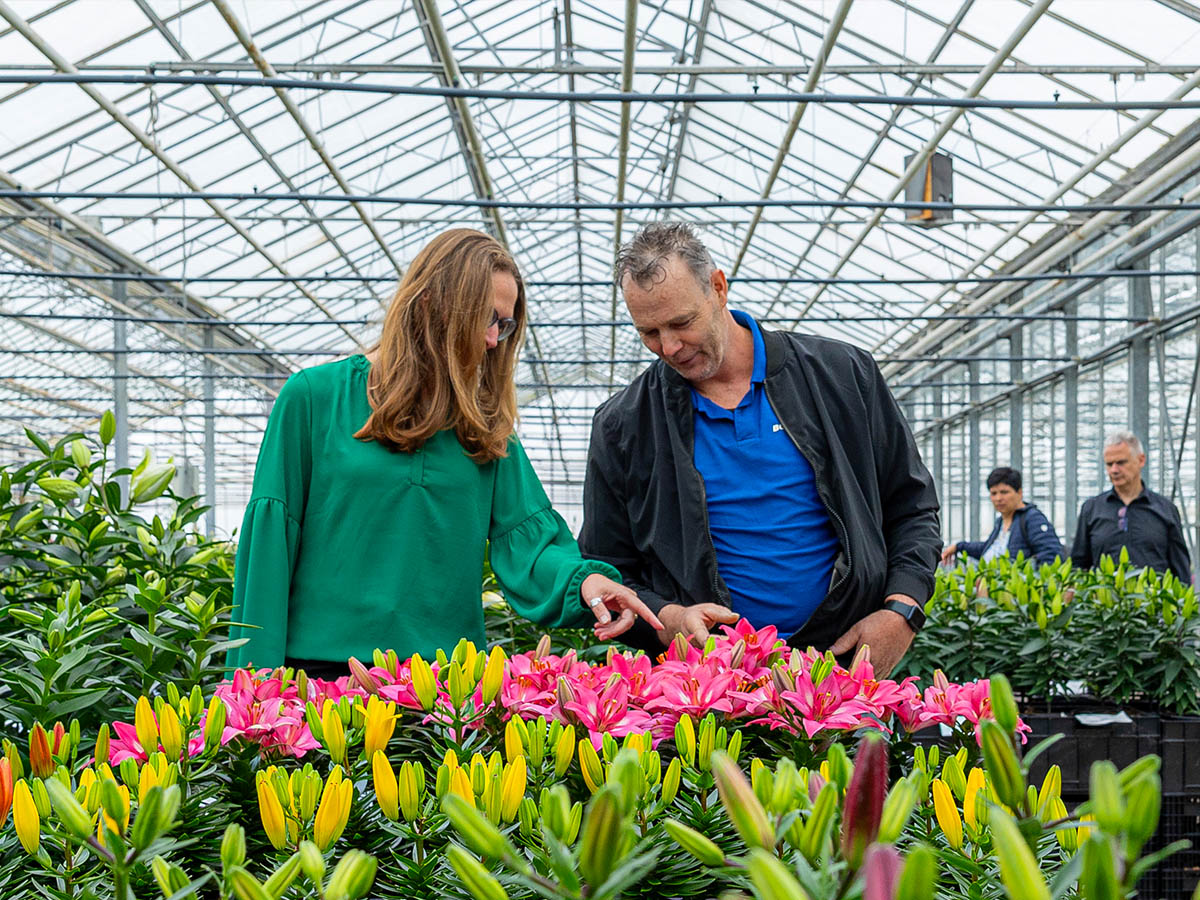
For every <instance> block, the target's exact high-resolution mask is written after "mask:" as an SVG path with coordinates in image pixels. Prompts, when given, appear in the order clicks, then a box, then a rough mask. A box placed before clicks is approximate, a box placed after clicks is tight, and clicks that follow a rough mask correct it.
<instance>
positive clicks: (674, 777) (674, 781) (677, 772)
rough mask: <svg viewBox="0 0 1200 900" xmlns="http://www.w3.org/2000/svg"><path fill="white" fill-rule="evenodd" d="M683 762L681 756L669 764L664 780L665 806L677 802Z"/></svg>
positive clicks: (663, 795) (663, 798) (663, 794)
mask: <svg viewBox="0 0 1200 900" xmlns="http://www.w3.org/2000/svg"><path fill="white" fill-rule="evenodd" d="M682 775H683V771H682V764H681V763H680V761H679V757H678V756H677V757H675V758H674V759H673V760H671V764H670V765H668V766H667V771H666V774H664V775H663V780H662V802H663V806H670V805H671V804H672V803H674V802H675V797H676V795H678V793H679V779H680V778H681V777H682Z"/></svg>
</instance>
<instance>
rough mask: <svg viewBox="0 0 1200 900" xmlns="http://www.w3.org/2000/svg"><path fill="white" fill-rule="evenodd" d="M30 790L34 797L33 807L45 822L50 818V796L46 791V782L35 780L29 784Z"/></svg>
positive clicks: (39, 779)
mask: <svg viewBox="0 0 1200 900" xmlns="http://www.w3.org/2000/svg"><path fill="white" fill-rule="evenodd" d="M29 790H30V793H31V794H32V795H33V805H34V808H35V809H37V812H38V815H39V816H40V817H41V818H42V820H43V821H45V820H46V819H48V818H50V794H49V792H47V790H46V782H45V781H43V780H42V779H41V778H33V779H31V780H30V782H29Z"/></svg>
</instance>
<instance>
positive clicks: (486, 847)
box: [442, 793, 516, 859]
mask: <svg viewBox="0 0 1200 900" xmlns="http://www.w3.org/2000/svg"><path fill="white" fill-rule="evenodd" d="M442 811H443V812H445V813H446V817H447V818H448V819H449V820H450V824H451V825H453V826H454V828H455V830H456V831H457V832H458V833H459V834H460V835H462V838H463V840H465V841H466V842H467V843H468V844H469V845H470V846H471V849H473V850H474V851H475V852H476V853H478V854H479V855H480V856H490V857H492V858H494V859H506V858H512V857H513V856H515V855H516V854H515V851H514V850H513V847H512V845H511V844H510V843H509V842H508V838H506V837H505V836H504V835H503V834H501V833H500V829H499V828H497V827H496V826H495V825H493V824H492V823H491V822H489V821H488V820H487V817H486V816H484V815H483V814H482V813H480V812H479V810H477V809H476V808H475V807H474V806H472V805H471V804H470V803H468V802H467V801H466V800H464V799H463V798H462V797H460V796H458V795H457V794H453V793H447V794H446V796H445V797H443V798H442Z"/></svg>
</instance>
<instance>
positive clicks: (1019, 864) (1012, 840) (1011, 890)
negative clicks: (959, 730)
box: [985, 720, 1050, 900]
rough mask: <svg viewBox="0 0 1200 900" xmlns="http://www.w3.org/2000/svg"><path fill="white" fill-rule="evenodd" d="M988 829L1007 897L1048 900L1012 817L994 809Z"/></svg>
mask: <svg viewBox="0 0 1200 900" xmlns="http://www.w3.org/2000/svg"><path fill="white" fill-rule="evenodd" d="M985 721H990V720H985ZM997 727H999V726H997ZM1002 737H1005V736H1004V735H1002ZM1005 739H1006V740H1007V737H1005ZM991 828H992V845H993V846H994V847H995V850H996V857H997V859H998V860H999V861H1000V879H1001V881H1002V882H1003V883H1004V889H1005V890H1006V891H1007V892H1008V896H1009V897H1020V898H1021V900H1050V888H1049V887H1047V885H1046V879H1045V878H1043V877H1042V871H1041V869H1040V868H1039V867H1038V863H1037V860H1036V859H1035V858H1034V856H1033V851H1032V850H1030V849H1029V845H1028V844H1027V843H1025V838H1024V837H1023V836H1022V835H1021V829H1020V828H1018V827H1017V823H1016V822H1015V821H1014V820H1013V817H1012V816H1010V815H1009V814H1008V813H1006V812H1005V811H1004V810H1002V809H1000V808H999V807H997V808H996V809H993V810H992V812H991Z"/></svg>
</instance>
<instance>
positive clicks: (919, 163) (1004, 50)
mask: <svg viewBox="0 0 1200 900" xmlns="http://www.w3.org/2000/svg"><path fill="white" fill-rule="evenodd" d="M1050 2H1051V0H1037V2H1036V3H1035V4H1034V6H1033V8H1032V9H1030V11H1029V12H1028V13H1027V14H1026V15H1025V16H1024V18H1022V19H1021V21H1020V22H1019V23H1018V24H1017V27H1016V28H1015V29H1014V30H1013V32H1012V34H1010V35H1009V36H1008V38H1007V39H1005V41H1004V43H1003V44H1002V45H1001V46H1000V47H999V49H997V50H996V52H995V54H994V55H993V56H992V59H991V61H990V62H988V64H987V66H985V67H984V69H983V71H982V72H980V73H979V76H978V77H977V78H976V79H975V81H974V82H972V83H971V86H970V87H969V88H967V92H966V97H967V98H974V97H978V96H979V94H980V93H981V92H982V91H983V88H984V86H985V85H986V84H987V83H988V81H990V80H991V77H992V76H993V75H994V74H995V73H996V70H997V69H999V68H1000V66H1001V64H1002V63H1003V62H1004V60H1005V59H1007V58H1008V56H1009V55H1010V54H1011V53H1012V52H1013V50H1015V49H1016V46H1017V44H1018V43H1020V41H1021V39H1022V38H1023V37H1025V35H1026V34H1028V32H1029V29H1031V28H1032V27H1033V25H1034V23H1035V22H1037V20H1038V19H1039V18H1041V16H1042V14H1043V13H1044V12H1045V11H1046V9H1047V7H1049V6H1050ZM964 111H965V110H964V109H963V108H962V107H958V108H955V109H952V110H950V111H949V112H947V114H946V116H945V118H944V119H943V120H942V122H941V124H940V125H939V126H938V128H937V129H936V130H935V131H934V133H933V136H932V137H930V139H929V140H928V141H926V142H925V146H924V147H922V148H921V149H920V150H919V151H917V153H916V155H915V156H914V157H913V158H912V162H910V163H909V164H908V167H907V168H906V169H905V170H904V172H903V174H901V176H900V177H899V178H898V179H896V183H895V184H893V185H892V187H891V188H889V189H888V191H887V195H886V197H885V198H884V199H886V200H894V199H896V197H897V195H899V193H900V192H901V191H903V190H904V187H905V185H907V184H908V182H909V180H910V179H912V177H913V176H914V175H915V174H916V173H917V172H918V171H920V170H921V169H922V168H923V167H924V165H925V161H926V160H927V159H929V156H930V154H932V153H933V151H934V150H935V149H937V146H938V143H939V142H940V141H941V139H942V138H943V137H945V136H946V135H947V134H948V133H949V132H950V129H951V128H953V127H954V123H955V122H957V121H958V120H959V118H961V117H962V114H963V112H964ZM882 218H883V211H882V210H881V211H879V212H877V213H876V214H875V215H873V216H872V217H871V220H870V221H869V222H867V224H866V225H865V226H864V227H863V229H862V230H861V231H860V232H859V233H858V235H857V236H856V237H855V238H854V240H853V241H852V242H851V244H850V247H849V248H848V249H847V250H846V251H845V252H843V253H842V255H841V256H840V257H839V258H838V261H837V262H836V263H835V264H834V265H833V268H832V269H830V271H829V276H830V277H831V278H833V277H836V276H837V274H838V273H839V272H840V271H841V270H842V268H843V267H844V266H845V265H846V263H847V262H848V261H849V260H850V257H851V256H853V255H854V252H855V251H856V250H857V249H858V248H859V247H861V246H862V244H863V241H865V240H866V238H867V235H868V234H870V232H871V230H872V229H873V228H874V227H875V226H876V225H878V224H879V221H880V219H882ZM823 293H825V288H824V287H823V286H822V287H818V288H817V290H816V291H814V292H813V295H812V297H810V298H809V299H808V301H807V302H806V303H805V304H804V307H803V309H802V310H801V312H800V314H801V315H804V314H805V313H807V312H808V311H809V310H810V309H812V306H813V304H814V303H816V302H817V300H818V299H820V297H821V295H822V294H823Z"/></svg>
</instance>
